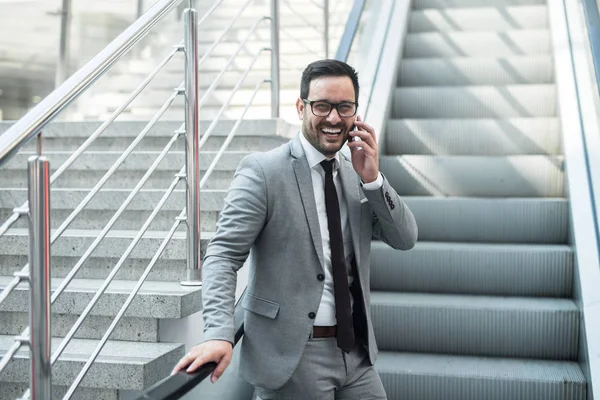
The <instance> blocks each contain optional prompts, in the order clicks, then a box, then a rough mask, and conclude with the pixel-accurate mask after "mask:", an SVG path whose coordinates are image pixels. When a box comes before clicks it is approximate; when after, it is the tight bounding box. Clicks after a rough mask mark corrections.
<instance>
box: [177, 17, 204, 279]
mask: <svg viewBox="0 0 600 400" xmlns="http://www.w3.org/2000/svg"><path fill="white" fill-rule="evenodd" d="M183 19H184V27H185V32H184V48H185V132H186V152H185V157H186V195H187V202H186V221H187V278H186V280H185V281H184V282H181V284H182V285H194V286H197V285H202V281H201V276H200V267H201V262H202V255H201V254H200V155H199V141H200V138H199V135H198V131H199V129H198V128H199V127H198V124H199V117H198V12H197V11H196V10H194V9H191V8H188V9H187V10H185V11H184V12H183Z"/></svg>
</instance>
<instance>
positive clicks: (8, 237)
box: [0, 225, 214, 260]
mask: <svg viewBox="0 0 600 400" xmlns="http://www.w3.org/2000/svg"><path fill="white" fill-rule="evenodd" d="M183 228H184V227H183V226H182V225H180V228H179V231H177V232H175V234H174V235H173V237H172V238H171V241H170V242H169V244H168V245H167V247H166V248H165V251H164V252H163V254H162V256H161V258H162V259H166V260H181V259H186V254H187V251H186V232H185V231H184V229H183ZM137 233H138V231H133V230H121V231H117V230H112V231H110V232H108V234H107V235H106V237H105V238H104V239H103V240H102V242H101V243H100V245H99V246H98V247H97V248H96V250H95V251H94V253H93V254H94V257H106V258H114V257H117V258H119V257H121V256H122V255H123V254H124V253H125V250H126V249H127V247H129V244H130V243H131V242H132V241H133V238H134V237H135V236H136V235H137ZM167 233H168V232H165V231H146V233H145V234H144V235H143V236H142V239H141V240H140V241H139V242H138V244H137V246H135V248H134V249H133V251H132V252H131V254H130V258H133V259H135V258H148V257H151V256H153V255H154V253H155V252H156V250H158V248H159V247H160V244H161V243H162V242H163V240H164V238H165V237H166V235H167ZM51 234H54V231H52V232H51ZM28 235H29V231H28V230H27V229H9V230H8V232H7V233H6V234H5V235H4V236H2V240H0V254H3V255H9V256H17V255H25V254H29V253H28V243H29V239H28ZM99 235H100V231H99V230H94V229H67V230H66V231H64V232H63V234H62V235H61V237H60V238H59V239H57V240H56V242H54V243H53V245H52V257H55V256H59V257H60V256H62V257H66V256H68V257H74V256H81V255H83V253H84V251H85V250H86V249H87V248H88V247H89V246H90V245H91V244H92V243H93V242H94V240H95V239H96V238H97V237H98V236H99ZM213 235H214V233H213V232H202V233H201V235H200V251H201V252H202V253H203V254H204V251H205V250H206V245H207V244H208V242H209V241H210V239H211V238H212V237H213Z"/></svg>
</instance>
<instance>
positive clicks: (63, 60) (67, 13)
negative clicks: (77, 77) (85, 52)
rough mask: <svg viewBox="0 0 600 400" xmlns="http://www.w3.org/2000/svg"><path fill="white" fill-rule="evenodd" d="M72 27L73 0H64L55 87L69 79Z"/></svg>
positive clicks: (61, 11)
mask: <svg viewBox="0 0 600 400" xmlns="http://www.w3.org/2000/svg"><path fill="white" fill-rule="evenodd" d="M70 27H71V0H63V1H62V8H61V10H60V43H59V47H58V62H57V64H56V75H55V76H54V87H55V88H57V87H59V86H60V85H61V84H62V83H63V82H64V81H65V79H67V72H68V71H67V70H68V66H69V36H70V35H69V33H70V30H71V29H70Z"/></svg>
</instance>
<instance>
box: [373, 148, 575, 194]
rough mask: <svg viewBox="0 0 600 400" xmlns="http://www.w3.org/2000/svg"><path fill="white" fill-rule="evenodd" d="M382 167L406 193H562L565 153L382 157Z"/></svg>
mask: <svg viewBox="0 0 600 400" xmlns="http://www.w3.org/2000/svg"><path fill="white" fill-rule="evenodd" d="M379 165H380V169H381V171H382V172H383V173H384V174H385V176H386V178H387V179H388V181H389V182H390V184H391V185H392V186H393V187H394V188H395V189H396V191H398V193H399V194H401V195H407V196H427V195H435V196H479V197H561V196H563V194H564V187H563V181H564V177H563V157H562V156H509V157H483V156H421V155H405V156H383V157H381V158H380V160H379Z"/></svg>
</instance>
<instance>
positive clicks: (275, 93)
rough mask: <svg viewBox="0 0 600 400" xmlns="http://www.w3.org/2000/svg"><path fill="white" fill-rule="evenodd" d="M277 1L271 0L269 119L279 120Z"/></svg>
mask: <svg viewBox="0 0 600 400" xmlns="http://www.w3.org/2000/svg"><path fill="white" fill-rule="evenodd" d="M279 86H280V84H279V0H271V117H272V118H279Z"/></svg>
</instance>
